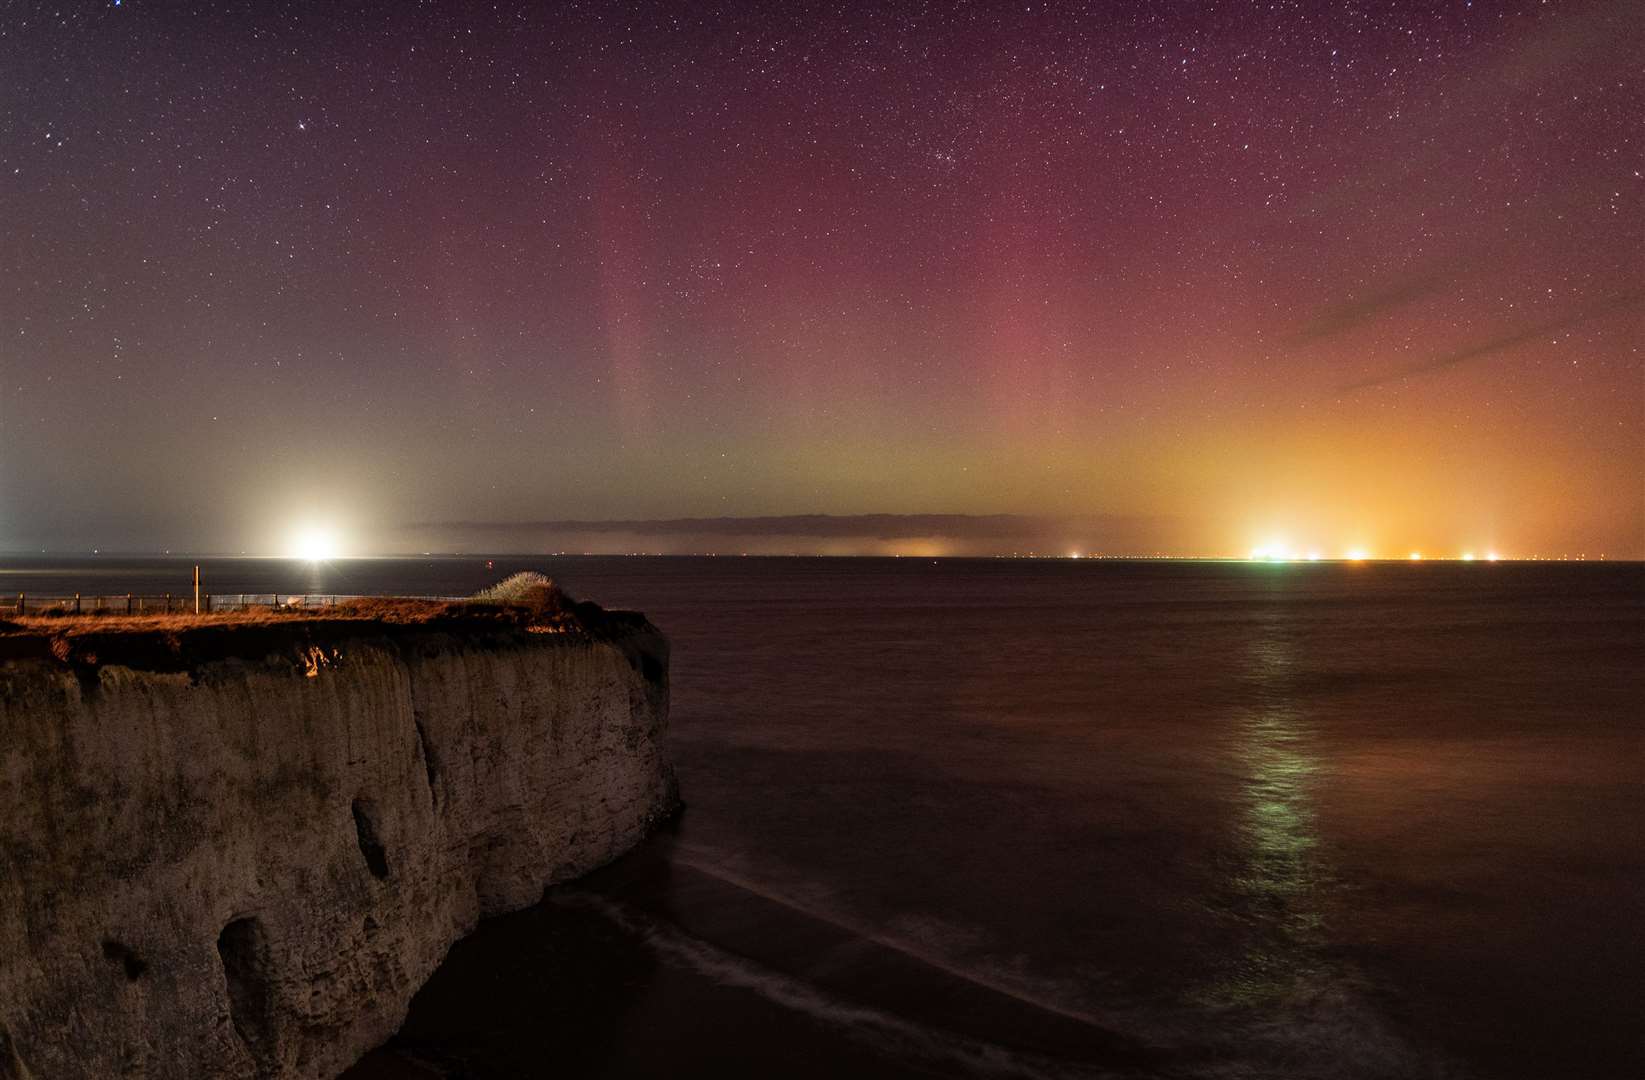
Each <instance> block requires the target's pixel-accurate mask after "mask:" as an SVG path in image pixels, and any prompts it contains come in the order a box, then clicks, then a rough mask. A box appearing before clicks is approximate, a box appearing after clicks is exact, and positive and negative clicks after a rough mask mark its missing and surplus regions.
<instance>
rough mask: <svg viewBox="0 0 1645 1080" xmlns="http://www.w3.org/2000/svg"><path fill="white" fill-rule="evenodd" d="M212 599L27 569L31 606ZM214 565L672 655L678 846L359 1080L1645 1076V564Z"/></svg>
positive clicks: (478, 936)
mask: <svg viewBox="0 0 1645 1080" xmlns="http://www.w3.org/2000/svg"><path fill="white" fill-rule="evenodd" d="M194 561H196V560H192V559H188V560H179V559H170V560H168V559H135V558H124V557H109V556H98V557H95V558H83V559H73V560H69V559H62V558H45V557H41V558H34V559H20V558H0V598H4V597H6V596H9V595H12V594H15V593H18V592H29V593H35V594H40V595H45V594H51V593H73V592H81V593H85V594H88V595H89V594H101V593H107V594H121V593H125V592H139V593H144V592H146V593H160V592H168V591H169V592H172V593H174V594H184V593H187V592H188V591H189V589H190V586H191V580H190V575H191V572H192V565H193V563H194ZM199 561H200V562H201V563H202V568H203V574H204V578H205V581H206V588H207V589H208V590H209V591H212V592H217V593H230V592H273V591H280V592H312V593H362V594H440V595H453V594H466V593H468V592H471V591H473V590H476V589H479V588H481V587H483V586H485V585H488V584H491V583H494V582H495V581H497V580H499V579H500V578H502V577H504V576H506V575H507V574H509V573H512V572H514V571H517V570H527V569H530V570H541V571H543V572H544V573H547V574H549V575H550V576H552V577H553V578H555V580H556V581H557V582H559V583H560V584H561V585H562V586H564V587H565V588H566V589H567V590H568V591H570V592H571V593H572V594H573V595H575V596H577V597H579V598H586V599H592V600H596V601H598V602H600V603H601V604H604V605H606V606H607V607H621V608H630V609H637V610H641V611H644V612H645V613H646V614H647V615H649V616H650V618H651V619H652V621H653V622H654V623H655V624H656V625H657V626H659V627H660V628H662V630H663V631H664V632H665V633H666V634H667V635H668V636H669V638H670V640H671V642H672V645H673V659H672V676H671V678H672V718H671V721H670V730H669V734H668V742H669V748H670V751H671V753H672V755H673V758H674V761H675V762H676V765H677V768H678V773H679V779H680V786H681V790H682V794H683V795H684V798H685V800H686V808H685V810H684V811H683V812H682V813H681V814H680V816H679V817H678V818H677V819H676V820H674V821H672V822H670V823H669V824H668V825H667V826H666V827H665V828H663V829H662V830H661V831H659V832H658V833H657V834H656V835H655V836H654V837H653V838H652V839H651V840H649V841H648V842H646V843H645V844H644V845H642V847H641V848H640V849H638V850H637V851H635V852H634V853H633V854H631V855H630V856H628V857H626V858H624V859H623V860H621V861H619V862H618V863H616V864H614V865H612V866H610V867H607V868H605V869H603V870H600V871H598V872H596V873H594V874H593V875H591V876H589V877H587V878H585V879H583V880H581V881H578V882H574V883H571V884H567V885H563V886H557V887H555V888H553V889H550V890H549V891H548V892H547V894H546V895H545V898H544V901H543V902H542V903H541V904H540V905H539V906H537V907H535V908H531V909H528V910H526V911H522V912H518V913H515V914H513V915H507V916H502V917H499V918H496V919H492V920H488V921H487V922H485V923H484V924H482V926H481V927H480V929H479V930H478V931H477V932H476V933H475V934H474V935H473V936H472V937H470V938H468V939H466V940H465V941H463V942H461V943H459V944H458V945H456V946H455V947H454V948H453V949H452V950H451V952H450V954H449V956H448V957H447V960H446V962H445V964H444V965H443V966H442V967H441V968H440V969H439V971H437V972H436V973H435V975H434V977H433V979H432V980H431V981H430V982H429V984H428V985H427V986H426V987H425V988H424V989H423V991H422V992H421V993H420V994H419V995H418V997H417V999H416V1000H415V1001H414V1003H413V1005H412V1009H411V1014H410V1016H409V1018H408V1019H407V1022H406V1024H405V1026H404V1027H403V1029H402V1030H401V1032H400V1033H399V1035H397V1036H396V1037H395V1039H394V1040H393V1041H392V1042H390V1043H389V1044H388V1046H386V1047H384V1048H383V1049H381V1050H379V1051H377V1052H376V1053H374V1054H373V1055H371V1057H369V1058H368V1059H367V1060H366V1061H364V1062H362V1063H361V1064H360V1065H359V1066H357V1067H356V1068H355V1069H354V1070H352V1071H351V1072H350V1073H349V1074H348V1075H349V1077H350V1078H351V1080H372V1078H379V1080H380V1078H429V1077H448V1078H486V1080H490V1078H503V1077H536V1076H556V1077H564V1076H593V1077H649V1076H661V1075H668V1076H697V1075H719V1076H735V1075H763V1076H774V1077H775V1076H782V1077H825V1076H852V1077H866V1078H874V1077H915V1076H987V1077H1026V1078H1037V1077H1108V1076H1114V1077H1206V1078H1256V1077H1320V1078H1339V1077H1340V1078H1375V1077H1423V1078H1473V1077H1479V1078H1526V1080H1532V1078H1535V1080H1546V1078H1556V1077H1557V1078H1564V1077H1594V1078H1618V1080H1621V1078H1634V1077H1640V1076H1645V678H1642V675H1645V671H1642V664H1645V565H1641V564H1620V563H1511V562H1502V563H1484V562H1478V563H1469V564H1464V563H1440V562H1423V563H1406V562H1400V563H1378V562H1370V563H1361V564H1343V563H1320V564H1256V563H1249V564H1248V563H1237V562H1230V563H1215V562H1189V561H1183V562H1172V561H1134V562H1128V561H1107V560H1018V559H977V560H968V559H937V560H932V559H910V558H901V559H853V558H827V559H825V558H739V557H731V558H726V557H720V558H681V557H594V556H588V557H544V556H518V557H511V556H502V555H493V556H489V557H486V556H477V557H476V556H466V557H441V558H420V559H355V560H342V561H336V562H331V563H315V564H309V563H299V562H293V561H288V560H276V559H261V560H258V559H214V558H208V559H203V560H199ZM3 617H4V612H3V611H0V618H3Z"/></svg>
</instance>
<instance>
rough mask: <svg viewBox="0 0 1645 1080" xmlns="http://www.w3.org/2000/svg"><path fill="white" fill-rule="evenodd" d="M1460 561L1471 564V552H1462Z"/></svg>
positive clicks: (1472, 558) (1472, 554) (1472, 559)
mask: <svg viewBox="0 0 1645 1080" xmlns="http://www.w3.org/2000/svg"><path fill="white" fill-rule="evenodd" d="M1462 561H1463V562H1473V561H1474V553H1473V552H1471V551H1464V552H1463V553H1462Z"/></svg>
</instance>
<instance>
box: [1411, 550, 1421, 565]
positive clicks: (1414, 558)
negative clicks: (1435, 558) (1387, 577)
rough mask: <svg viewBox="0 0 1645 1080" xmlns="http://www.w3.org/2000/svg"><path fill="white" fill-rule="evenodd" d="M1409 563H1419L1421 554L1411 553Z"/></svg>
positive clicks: (1417, 552) (1418, 552)
mask: <svg viewBox="0 0 1645 1080" xmlns="http://www.w3.org/2000/svg"><path fill="white" fill-rule="evenodd" d="M1411 561H1412V562H1421V561H1422V552H1420V551H1413V552H1411Z"/></svg>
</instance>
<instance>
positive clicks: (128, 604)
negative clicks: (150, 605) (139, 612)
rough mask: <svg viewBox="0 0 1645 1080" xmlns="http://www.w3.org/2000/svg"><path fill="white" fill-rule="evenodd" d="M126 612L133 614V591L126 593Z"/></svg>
mask: <svg viewBox="0 0 1645 1080" xmlns="http://www.w3.org/2000/svg"><path fill="white" fill-rule="evenodd" d="M126 614H127V615H130V614H131V593H127V594H126Z"/></svg>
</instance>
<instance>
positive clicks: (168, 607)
mask: <svg viewBox="0 0 1645 1080" xmlns="http://www.w3.org/2000/svg"><path fill="white" fill-rule="evenodd" d="M166 614H167V615H170V614H171V594H170V593H167V594H166Z"/></svg>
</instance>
